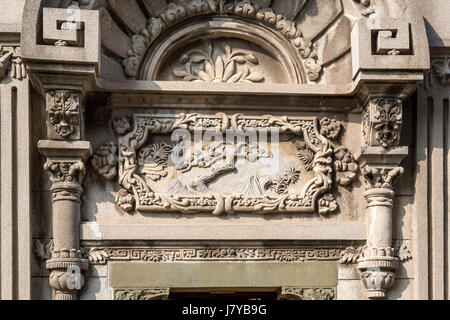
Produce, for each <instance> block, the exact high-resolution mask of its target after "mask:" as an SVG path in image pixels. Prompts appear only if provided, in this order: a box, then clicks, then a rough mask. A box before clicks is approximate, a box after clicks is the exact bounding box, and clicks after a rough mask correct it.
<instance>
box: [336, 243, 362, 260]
mask: <svg viewBox="0 0 450 320" xmlns="http://www.w3.org/2000/svg"><path fill="white" fill-rule="evenodd" d="M361 255H362V248H361V247H360V248H353V247H348V248H346V249H345V250H344V251H342V252H341V257H340V260H339V262H340V263H342V264H353V263H356V262H357V261H358V259H359V258H360V257H361Z"/></svg>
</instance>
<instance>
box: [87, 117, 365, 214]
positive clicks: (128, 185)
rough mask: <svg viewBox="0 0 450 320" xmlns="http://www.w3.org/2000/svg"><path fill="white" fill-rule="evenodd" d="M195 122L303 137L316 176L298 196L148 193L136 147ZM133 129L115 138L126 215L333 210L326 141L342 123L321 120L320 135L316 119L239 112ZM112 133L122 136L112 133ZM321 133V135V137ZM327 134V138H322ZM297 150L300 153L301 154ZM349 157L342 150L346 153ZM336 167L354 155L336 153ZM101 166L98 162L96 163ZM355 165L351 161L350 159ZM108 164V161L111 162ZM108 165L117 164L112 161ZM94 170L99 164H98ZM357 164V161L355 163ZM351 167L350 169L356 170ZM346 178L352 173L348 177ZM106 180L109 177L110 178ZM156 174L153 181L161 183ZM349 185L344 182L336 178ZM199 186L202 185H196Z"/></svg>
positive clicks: (155, 121) (155, 120)
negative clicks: (140, 169) (140, 172)
mask: <svg viewBox="0 0 450 320" xmlns="http://www.w3.org/2000/svg"><path fill="white" fill-rule="evenodd" d="M126 122H127V121H126V119H122V121H116V122H115V123H117V124H120V123H121V124H122V125H123V126H124V128H125V127H126V128H128V130H129V128H131V125H130V124H128V123H126ZM199 124H201V125H202V127H203V128H204V129H206V130H217V131H219V132H222V133H225V132H226V131H227V130H235V131H236V132H244V133H245V132H246V131H247V130H256V131H258V130H267V129H271V128H276V129H279V130H280V133H288V134H291V135H294V136H298V137H303V139H304V141H305V143H306V145H307V148H308V150H309V152H310V153H311V155H310V159H309V161H310V163H309V165H310V166H311V168H312V170H313V171H314V173H315V178H314V179H312V180H311V181H310V182H308V183H307V184H306V185H305V187H304V189H303V191H302V193H301V194H287V193H286V194H280V195H278V196H256V197H255V196H244V195H229V196H222V195H220V194H217V193H210V192H205V193H204V194H202V195H201V196H196V195H194V196H174V195H169V194H159V193H157V191H156V190H151V189H150V188H149V187H148V185H147V184H146V181H145V180H144V179H143V178H142V177H141V176H140V175H139V174H138V173H137V159H138V156H139V149H140V148H141V147H143V145H144V144H145V142H146V141H147V138H148V136H149V135H166V134H170V133H171V132H173V131H174V130H176V129H186V130H190V131H192V130H194V128H195V127H196V126H198V125H199ZM134 125H135V126H134V130H132V131H131V132H128V133H127V134H126V135H124V136H122V137H121V138H120V139H119V141H120V142H119V154H118V163H119V170H118V172H119V184H120V185H121V186H122V188H123V189H122V190H121V191H120V192H119V196H118V198H117V204H118V206H119V207H120V208H121V209H123V210H124V211H127V212H130V211H132V210H133V209H134V208H136V210H137V211H142V212H161V211H163V212H181V213H198V212H209V213H212V214H214V215H221V214H223V213H228V214H235V213H239V212H258V213H270V212H291V213H300V212H315V211H316V208H318V209H319V213H320V214H329V213H332V212H335V211H336V210H337V208H338V206H337V203H336V201H335V199H334V198H333V196H332V195H331V194H328V193H327V191H329V190H330V189H331V187H332V184H333V175H332V173H333V171H334V168H333V165H331V164H332V163H333V157H335V155H334V153H335V151H334V149H333V146H332V144H331V142H330V141H329V140H328V139H327V138H326V137H325V136H327V137H330V138H336V137H337V136H338V135H339V132H340V130H341V124H340V123H339V122H337V121H335V120H330V119H327V118H324V119H322V121H321V124H320V131H319V121H318V119H317V118H314V117H275V116H270V115H267V116H245V115H242V114H235V115H231V116H230V115H226V114H222V113H219V114H216V115H205V114H197V113H194V114H177V115H147V114H135V115H134ZM115 131H116V132H118V131H121V132H126V131H124V130H118V129H117V128H116V129H115ZM322 134H323V135H322ZM324 135H325V136H324ZM299 152H302V151H301V150H300V151H299ZM346 152H347V153H348V150H347V151H344V153H346ZM336 157H337V161H336V164H337V163H344V162H346V161H353V159H352V157H350V158H348V157H344V156H343V155H342V150H337V151H336ZM96 162H98V163H100V162H101V161H96ZM353 162H354V161H353ZM110 163H111V162H110ZM112 163H115V161H114V162H112ZM96 165H97V166H98V164H97V163H96ZM354 165H355V166H356V163H354ZM355 166H350V167H351V169H352V170H356V167H355ZM348 168H349V166H348V165H346V164H344V165H343V166H339V167H336V168H335V169H336V171H337V173H340V172H341V171H344V170H349V169H348ZM103 171H105V172H111V171H112V172H113V171H114V170H112V169H111V168H104V169H103ZM350 176H351V177H350V180H351V179H353V177H354V175H353V176H352V175H350ZM108 178H110V177H108ZM159 178H160V175H155V176H154V179H156V180H157V179H159ZM339 181H342V183H343V184H348V183H349V180H348V179H340V180H339ZM199 184H200V182H199Z"/></svg>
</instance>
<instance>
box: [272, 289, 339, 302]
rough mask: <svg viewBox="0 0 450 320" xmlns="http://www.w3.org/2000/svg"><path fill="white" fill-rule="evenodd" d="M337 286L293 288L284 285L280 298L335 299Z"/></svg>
mask: <svg viewBox="0 0 450 320" xmlns="http://www.w3.org/2000/svg"><path fill="white" fill-rule="evenodd" d="M335 299H336V289H335V288H293V287H283V288H281V292H280V293H279V294H278V300H335Z"/></svg>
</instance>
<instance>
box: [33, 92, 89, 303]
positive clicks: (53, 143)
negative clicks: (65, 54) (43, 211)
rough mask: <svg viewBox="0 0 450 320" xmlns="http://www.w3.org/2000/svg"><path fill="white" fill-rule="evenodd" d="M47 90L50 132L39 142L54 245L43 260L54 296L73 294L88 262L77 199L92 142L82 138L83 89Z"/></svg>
mask: <svg viewBox="0 0 450 320" xmlns="http://www.w3.org/2000/svg"><path fill="white" fill-rule="evenodd" d="M45 92H46V93H45V94H46V110H47V129H48V133H47V135H48V137H49V138H50V139H52V140H45V141H39V143H38V147H39V151H40V152H41V154H42V155H43V156H44V157H45V158H46V162H45V165H44V169H45V170H47V171H49V172H50V174H51V176H50V180H51V183H52V185H51V192H52V216H53V240H54V250H53V251H52V253H51V258H50V259H49V260H47V263H46V266H47V269H49V270H50V271H51V273H50V286H51V287H52V288H53V299H55V300H75V299H77V296H78V293H79V291H80V290H81V289H82V287H83V285H84V275H83V273H84V272H85V271H86V270H87V269H88V266H89V263H88V260H87V259H84V258H83V256H82V254H81V251H80V232H79V229H80V216H81V214H80V205H81V195H82V193H83V188H82V186H81V184H82V182H83V179H84V176H85V172H86V170H85V165H84V162H85V161H86V160H87V159H88V158H89V157H90V156H91V145H90V143H89V142H87V141H79V140H81V138H82V135H83V130H82V124H83V116H82V115H83V110H82V103H81V102H82V91H81V90H78V89H76V88H69V87H68V88H67V89H66V88H65V89H53V88H49V89H47V90H46V91H45Z"/></svg>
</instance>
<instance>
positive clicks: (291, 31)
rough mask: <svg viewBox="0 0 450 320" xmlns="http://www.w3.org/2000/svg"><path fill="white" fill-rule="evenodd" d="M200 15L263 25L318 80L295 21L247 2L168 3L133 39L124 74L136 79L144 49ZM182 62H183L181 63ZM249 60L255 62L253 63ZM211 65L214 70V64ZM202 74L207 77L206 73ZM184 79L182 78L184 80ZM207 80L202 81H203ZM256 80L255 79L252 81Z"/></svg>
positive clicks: (195, 0)
mask: <svg viewBox="0 0 450 320" xmlns="http://www.w3.org/2000/svg"><path fill="white" fill-rule="evenodd" d="M200 15H212V17H236V18H237V19H238V18H245V19H250V20H254V21H255V22H259V23H262V24H263V25H264V26H265V27H267V28H270V29H272V30H273V31H275V32H277V33H280V35H281V36H282V37H284V38H285V39H286V41H289V42H290V43H291V45H292V47H293V49H295V50H297V52H298V55H299V59H301V60H302V63H303V69H304V70H305V73H306V75H307V78H308V79H309V80H310V81H316V80H318V79H319V77H320V72H321V70H322V68H321V66H320V65H319V64H318V63H317V55H316V54H315V53H314V49H313V46H312V42H311V41H310V40H309V39H306V38H304V37H303V36H302V33H301V31H300V30H299V29H298V28H297V27H296V25H295V23H294V21H292V20H289V19H287V18H286V17H284V16H283V15H281V14H276V13H275V12H274V11H273V9H272V8H270V7H262V6H261V5H260V4H258V3H257V2H256V1H253V2H252V1H250V0H241V1H230V0H211V1H207V0H185V1H177V2H176V3H175V2H170V3H168V5H167V7H166V9H165V10H164V11H163V12H161V13H160V14H159V16H158V17H151V18H150V19H149V21H148V24H147V27H146V28H145V29H142V30H141V32H140V33H139V34H135V35H134V36H133V37H132V46H131V48H130V50H129V51H128V57H127V58H125V59H124V60H123V62H122V64H123V66H124V68H125V73H126V74H127V75H128V76H129V77H136V76H137V75H138V69H139V67H140V65H141V62H142V60H143V58H144V56H145V54H146V51H147V49H148V48H149V47H150V46H151V44H152V43H153V41H155V40H156V39H157V38H158V37H159V35H160V34H161V33H163V32H164V31H166V30H167V29H168V28H169V27H171V26H173V25H175V24H176V23H179V22H181V21H184V20H187V19H189V18H193V17H196V16H200ZM184 60H185V59H182V61H184ZM252 60H254V61H256V60H255V59H252ZM214 62H215V61H214ZM211 65H212V66H214V64H211ZM205 73H206V74H208V72H207V71H205ZM188 75H189V72H188ZM248 76H250V75H248ZM248 76H247V77H248ZM185 77H186V76H183V78H185ZM208 78H211V77H208ZM208 78H207V77H205V79H208ZM214 78H219V77H214ZM236 78H237V77H236ZM243 78H245V77H243ZM259 78H260V77H256V78H255V79H259Z"/></svg>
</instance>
